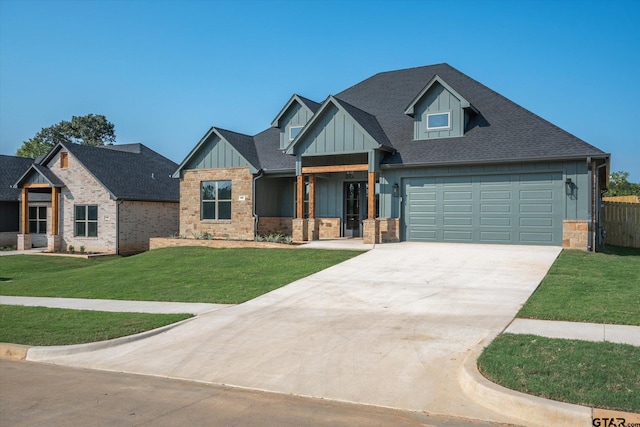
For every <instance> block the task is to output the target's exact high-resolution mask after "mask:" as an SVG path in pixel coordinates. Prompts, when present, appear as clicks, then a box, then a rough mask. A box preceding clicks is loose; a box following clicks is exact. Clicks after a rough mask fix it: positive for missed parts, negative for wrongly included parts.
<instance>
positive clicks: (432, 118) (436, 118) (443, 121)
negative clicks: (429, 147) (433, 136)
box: [427, 112, 451, 130]
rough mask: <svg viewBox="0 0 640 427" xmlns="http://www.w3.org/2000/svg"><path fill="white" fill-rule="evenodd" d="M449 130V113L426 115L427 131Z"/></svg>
mask: <svg viewBox="0 0 640 427" xmlns="http://www.w3.org/2000/svg"><path fill="white" fill-rule="evenodd" d="M449 128H451V113H449V112H447V113H433V114H427V130H441V129H449Z"/></svg>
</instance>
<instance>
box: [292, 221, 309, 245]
mask: <svg viewBox="0 0 640 427" xmlns="http://www.w3.org/2000/svg"><path fill="white" fill-rule="evenodd" d="M307 222H308V220H306V219H302V218H294V220H293V224H292V227H293V233H291V238H292V239H293V241H294V242H306V241H307V240H309V237H308V228H307Z"/></svg>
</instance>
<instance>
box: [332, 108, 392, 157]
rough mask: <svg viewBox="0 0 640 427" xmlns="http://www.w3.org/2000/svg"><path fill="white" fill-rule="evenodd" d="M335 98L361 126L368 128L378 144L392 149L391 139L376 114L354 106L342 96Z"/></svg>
mask: <svg viewBox="0 0 640 427" xmlns="http://www.w3.org/2000/svg"><path fill="white" fill-rule="evenodd" d="M333 99H335V100H336V102H338V104H340V105H341V106H342V108H344V109H345V110H346V111H347V113H349V115H350V116H351V117H353V119H354V120H355V121H356V122H358V123H359V124H360V126H362V127H363V128H364V130H366V131H367V132H368V133H369V135H371V137H372V138H373V139H375V140H376V142H377V143H378V144H380V145H382V146H383V147H386V148H387V149H389V150H391V149H392V147H391V141H389V138H387V135H386V134H385V133H384V130H383V129H382V127H381V126H380V123H379V122H378V120H377V119H376V118H375V116H373V115H371V114H369V113H367V112H366V111H362V110H361V109H359V108H358V107H354V106H353V105H351V104H349V103H348V102H346V101H343V100H341V99H340V98H337V97H333Z"/></svg>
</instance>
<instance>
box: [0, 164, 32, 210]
mask: <svg viewBox="0 0 640 427" xmlns="http://www.w3.org/2000/svg"><path fill="white" fill-rule="evenodd" d="M32 164H33V159H28V158H25V157H15V156H5V155H2V154H0V201H2V202H17V201H18V200H20V194H21V191H22V190H20V189H19V188H11V186H12V185H13V184H15V182H16V181H17V180H18V179H20V177H21V176H22V175H24V173H25V172H26V171H27V170H28V169H29V167H31V165H32Z"/></svg>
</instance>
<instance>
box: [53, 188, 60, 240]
mask: <svg viewBox="0 0 640 427" xmlns="http://www.w3.org/2000/svg"><path fill="white" fill-rule="evenodd" d="M58 209H59V207H58V189H57V188H56V187H51V234H53V235H54V236H57V235H58Z"/></svg>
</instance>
